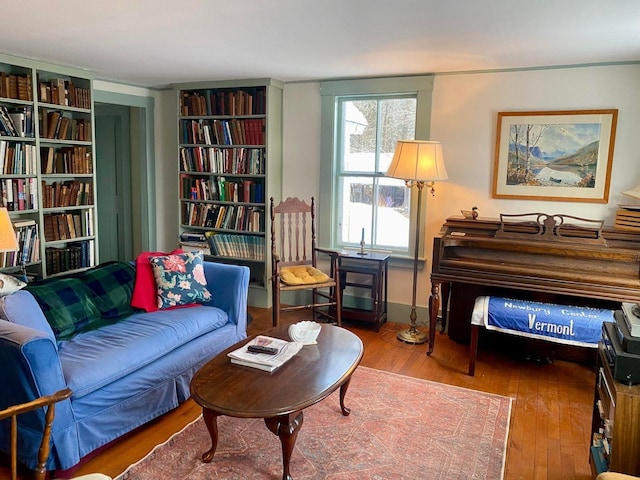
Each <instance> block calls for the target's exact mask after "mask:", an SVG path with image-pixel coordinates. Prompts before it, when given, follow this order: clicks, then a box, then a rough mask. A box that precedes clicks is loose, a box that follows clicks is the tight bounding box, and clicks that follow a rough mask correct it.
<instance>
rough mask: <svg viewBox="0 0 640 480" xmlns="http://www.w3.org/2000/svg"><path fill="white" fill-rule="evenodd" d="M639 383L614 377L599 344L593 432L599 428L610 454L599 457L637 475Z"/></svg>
mask: <svg viewBox="0 0 640 480" xmlns="http://www.w3.org/2000/svg"><path fill="white" fill-rule="evenodd" d="M638 419H640V385H632V386H629V385H625V384H623V383H621V382H619V381H617V380H615V379H614V378H613V373H612V372H611V368H610V367H609V363H608V361H607V356H606V353H605V352H604V347H603V346H602V345H599V346H598V359H597V370H596V386H595V395H594V403H593V420H592V427H591V431H592V435H594V434H597V433H600V432H602V435H603V436H604V437H606V439H607V440H606V441H607V443H608V444H609V446H610V451H609V454H606V453H604V452H603V453H601V454H600V455H599V457H600V458H602V459H605V462H608V469H609V470H611V471H614V472H619V473H626V474H629V475H636V476H637V475H640V456H639V455H638V451H640V422H639V421H638ZM596 455H598V452H597V448H596V449H594V448H593V447H592V449H591V456H590V459H589V460H590V464H591V470H592V473H593V477H594V478H595V477H596V476H597V474H598V473H599V472H598V470H597V467H596V465H598V464H599V463H601V462H598V460H597V459H596V458H594V456H596Z"/></svg>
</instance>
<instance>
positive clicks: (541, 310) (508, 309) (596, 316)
mask: <svg viewBox="0 0 640 480" xmlns="http://www.w3.org/2000/svg"><path fill="white" fill-rule="evenodd" d="M605 321H609V322H612V321H614V311H613V310H607V309H600V308H590V307H576V306H572V305H557V304H552V303H541V302H532V301H527V300H516V299H511V298H502V297H488V296H481V297H477V298H476V300H475V304H474V307H473V312H472V314H471V343H470V345H469V375H470V376H474V375H475V370H476V359H477V356H478V336H479V333H480V327H485V328H486V329H487V330H495V331H499V332H503V333H507V334H511V335H519V336H522V337H527V338H534V339H538V340H545V341H548V342H555V343H561V344H564V345H573V346H578V347H587V348H597V347H598V342H599V341H600V338H601V337H602V322H605Z"/></svg>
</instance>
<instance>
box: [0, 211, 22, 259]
mask: <svg viewBox="0 0 640 480" xmlns="http://www.w3.org/2000/svg"><path fill="white" fill-rule="evenodd" d="M17 250H18V240H17V239H16V232H15V230H14V229H13V223H11V218H10V217H9V212H8V211H7V209H6V208H4V207H0V252H2V253H5V252H16V251H17ZM7 266H13V265H7Z"/></svg>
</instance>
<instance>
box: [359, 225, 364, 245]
mask: <svg viewBox="0 0 640 480" xmlns="http://www.w3.org/2000/svg"><path fill="white" fill-rule="evenodd" d="M360 241H361V242H362V243H364V228H363V229H362V240H360Z"/></svg>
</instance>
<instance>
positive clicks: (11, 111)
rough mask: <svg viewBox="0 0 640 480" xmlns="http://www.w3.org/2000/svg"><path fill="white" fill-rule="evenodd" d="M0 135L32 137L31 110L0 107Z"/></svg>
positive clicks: (28, 108) (27, 108) (29, 108)
mask: <svg viewBox="0 0 640 480" xmlns="http://www.w3.org/2000/svg"><path fill="white" fill-rule="evenodd" d="M0 135H5V136H8V137H33V136H34V131H33V109H32V108H31V107H5V106H4V105H0Z"/></svg>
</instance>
